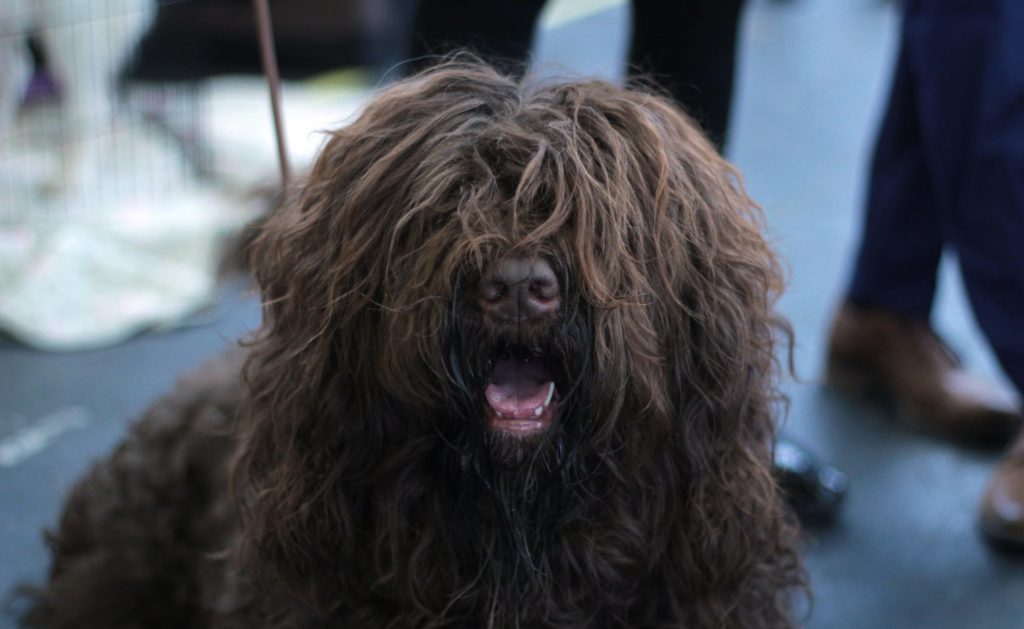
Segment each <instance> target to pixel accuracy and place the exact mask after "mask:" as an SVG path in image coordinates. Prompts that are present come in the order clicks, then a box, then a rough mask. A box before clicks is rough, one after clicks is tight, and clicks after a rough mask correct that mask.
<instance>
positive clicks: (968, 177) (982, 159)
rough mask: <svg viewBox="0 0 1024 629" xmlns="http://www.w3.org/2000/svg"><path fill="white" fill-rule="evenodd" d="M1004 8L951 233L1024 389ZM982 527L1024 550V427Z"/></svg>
mask: <svg viewBox="0 0 1024 629" xmlns="http://www.w3.org/2000/svg"><path fill="white" fill-rule="evenodd" d="M995 4H998V5H999V6H998V7H996V8H995V9H993V10H991V11H990V12H989V13H988V14H987V15H986V16H985V17H986V18H987V21H986V22H985V24H984V26H985V33H984V37H983V41H984V44H979V47H981V48H982V50H984V52H985V55H986V63H985V65H984V71H983V72H981V73H979V78H980V81H981V83H980V91H979V98H978V103H977V107H976V116H975V117H973V118H972V126H971V129H972V134H971V137H970V142H969V145H968V147H967V151H966V158H965V164H964V175H963V179H962V186H961V189H960V194H959V196H958V197H957V201H958V203H957V204H956V206H955V211H954V212H953V216H952V224H951V230H950V233H951V239H952V241H953V243H954V245H955V247H956V250H957V254H958V257H959V261H960V269H961V272H962V274H963V278H964V285H965V286H966V288H967V294H968V297H969V298H970V302H971V307H972V309H973V311H974V315H975V317H976V318H977V320H978V324H979V325H980V327H981V329H982V332H983V333H984V334H985V336H986V338H987V339H988V341H989V343H990V344H991V345H992V349H993V351H994V352H995V354H996V357H997V358H998V359H999V362H1000V364H1001V365H1002V367H1003V369H1004V370H1005V372H1006V374H1007V375H1008V376H1009V377H1010V380H1011V381H1012V382H1013V383H1014V385H1015V386H1016V388H1017V390H1018V392H1024V109H1022V108H1021V103H1024V55H1021V53H1020V41H1021V39H1022V38H1024V5H1021V3H1019V2H1017V1H1016V0H1013V1H1006V2H997V3H995ZM976 19H977V18H976ZM960 22H962V20H958V21H957V24H956V25H954V24H950V26H949V28H958V27H959V23H960ZM981 526H982V530H983V531H984V532H985V533H986V535H987V536H988V537H989V538H990V539H992V540H994V541H996V542H999V543H1002V544H1006V545H1009V546H1012V547H1014V548H1017V549H1024V433H1022V434H1021V435H1020V436H1019V437H1018V438H1017V441H1016V443H1015V444H1014V445H1013V446H1012V447H1011V448H1010V450H1009V452H1008V453H1007V454H1006V455H1005V456H1004V457H1003V459H1002V460H1001V461H1000V463H999V465H998V467H997V468H996V470H995V473H994V474H993V476H992V479H991V481H990V482H989V485H988V488H987V489H986V492H985V494H984V497H983V498H982V503H981Z"/></svg>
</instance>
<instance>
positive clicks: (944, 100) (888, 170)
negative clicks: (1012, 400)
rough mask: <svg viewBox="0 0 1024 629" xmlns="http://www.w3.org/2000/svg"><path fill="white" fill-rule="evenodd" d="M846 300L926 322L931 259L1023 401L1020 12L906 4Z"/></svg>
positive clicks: (960, 0)
mask: <svg viewBox="0 0 1024 629" xmlns="http://www.w3.org/2000/svg"><path fill="white" fill-rule="evenodd" d="M904 11H905V13H904V20H903V29H902V35H901V42H900V48H899V56H898V59H897V63H896V70H895V74H894V77H893V85H892V91H891V93H890V97H889V103H888V108H887V110H886V113H885V118H884V121H883V123H882V128H881V131H880V133H879V137H878V141H877V144H876V147H875V153H874V158H873V161H872V165H871V174H870V177H871V179H870V183H869V187H868V195H867V208H866V210H867V211H866V215H865V222H864V228H863V235H862V241H861V245H860V250H859V253H858V256H857V261H856V267H855V270H854V276H853V280H852V282H851V285H850V287H849V292H848V298H849V300H850V301H851V302H852V303H854V304H859V305H862V306H872V307H880V308H885V309H889V310H891V311H894V312H897V313H900V314H903V315H906V316H910V317H920V318H924V319H927V318H928V316H929V313H930V310H931V306H932V299H933V296H934V293H935V282H936V274H937V269H938V263H939V258H940V255H941V253H942V251H943V250H944V249H945V248H947V247H948V248H949V249H950V250H952V251H954V252H955V253H956V254H957V259H958V261H959V264H960V271H961V273H962V275H963V280H964V285H965V286H966V289H967V295H968V297H969V299H970V302H971V308H972V310H973V312H974V316H975V318H976V319H977V321H978V324H979V325H980V327H981V329H982V331H983V332H984V334H985V336H986V337H987V339H988V341H989V342H990V343H991V345H992V348H993V350H994V352H995V354H996V356H997V357H998V359H999V361H1000V363H1001V364H1002V367H1003V368H1004V369H1005V371H1006V373H1007V375H1009V376H1010V379H1011V380H1012V381H1013V382H1014V384H1015V385H1016V387H1017V389H1018V390H1020V391H1022V392H1024V0H907V1H906V3H905V8H904Z"/></svg>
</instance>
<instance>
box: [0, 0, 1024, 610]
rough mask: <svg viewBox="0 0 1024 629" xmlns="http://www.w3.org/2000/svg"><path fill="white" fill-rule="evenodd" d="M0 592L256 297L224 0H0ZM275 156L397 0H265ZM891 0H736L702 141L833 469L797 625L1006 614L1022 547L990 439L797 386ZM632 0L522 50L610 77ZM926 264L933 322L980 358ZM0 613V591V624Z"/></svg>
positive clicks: (810, 544)
mask: <svg viewBox="0 0 1024 629" xmlns="http://www.w3.org/2000/svg"><path fill="white" fill-rule="evenodd" d="M2 2H3V5H2V6H0V101H2V102H0V334H2V338H0V596H4V595H6V593H7V592H8V590H9V589H10V587H11V586H12V585H13V584H15V583H17V582H19V581H24V580H33V579H40V578H42V577H43V576H44V574H45V571H46V568H47V565H48V558H47V554H46V552H45V547H44V544H43V541H42V535H41V531H42V529H43V527H44V526H46V525H49V524H52V523H53V522H54V521H55V518H56V517H57V514H58V509H59V506H60V502H61V499H62V496H63V495H64V493H65V492H66V491H67V489H68V487H69V486H70V484H71V483H72V482H73V481H74V479H75V478H76V477H77V476H78V475H80V474H81V473H82V471H83V470H84V469H86V467H87V466H88V464H89V462H90V461H91V460H93V459H94V458H96V457H98V456H100V455H102V454H104V453H105V452H107V451H108V450H109V449H110V447H111V446H112V445H113V444H114V443H116V441H117V440H118V439H119V438H120V436H121V435H122V434H123V431H124V427H125V425H126V422H128V421H130V420H131V418H133V417H135V416H137V414H138V413H140V412H141V411H142V410H143V409H144V408H145V406H146V405H147V403H148V402H149V401H150V400H152V398H153V397H154V396H156V395H158V394H160V393H161V392H163V391H165V390H166V389H167V388H168V387H169V386H170V385H171V384H172V383H173V382H174V380H175V379H176V378H177V376H178V375H179V374H181V373H182V372H183V371H186V370H188V369H190V368H192V367H194V366H196V365H198V364H199V363H200V362H201V361H202V360H203V359H204V358H207V357H209V356H212V355H215V354H217V353H218V352H220V351H221V350H222V349H223V348H225V347H226V346H228V345H230V344H232V343H234V342H235V341H236V339H238V338H239V337H240V336H243V335H244V334H245V333H246V332H247V331H248V330H251V329H253V328H254V327H255V326H257V325H258V323H259V316H260V315H259V305H258V300H257V298H256V296H255V295H254V294H253V293H252V290H251V285H250V283H249V281H248V280H247V278H246V277H245V275H244V272H242V271H241V270H240V267H239V266H238V265H237V264H236V260H234V257H233V256H232V255H231V252H232V251H234V250H235V249H234V248H235V247H237V243H238V242H239V241H240V239H242V238H244V226H245V224H246V223H247V221H249V220H250V219H251V218H253V217H254V216H257V215H258V214H259V213H261V212H263V211H266V210H267V208H268V207H269V206H270V205H271V204H272V202H273V197H274V194H275V192H276V189H277V186H278V185H279V183H278V182H279V180H278V178H279V175H278V171H277V162H276V159H277V158H276V152H275V151H276V149H275V145H274V137H273V127H272V122H271V117H270V106H269V101H268V96H267V90H266V82H265V80H264V79H263V77H262V75H261V74H260V65H259V51H258V46H257V41H256V29H255V26H254V22H253V14H252V9H251V3H250V1H249V0H178V1H169V2H167V1H158V0H2ZM271 10H272V13H273V16H274V28H275V31H276V33H275V35H276V45H277V52H278V58H279V62H280V65H281V71H282V75H283V77H284V79H285V83H284V86H283V105H284V107H283V109H284V113H285V129H286V132H287V142H288V147H289V151H290V156H291V159H292V163H293V168H294V169H295V170H298V171H301V169H302V168H303V166H304V165H308V163H309V162H310V160H311V159H312V156H313V155H314V154H315V152H316V149H317V147H318V146H319V143H320V141H321V136H320V134H318V131H319V130H322V129H329V128H332V127H336V126H338V125H341V124H344V123H345V121H346V120H347V119H349V118H350V117H351V116H352V115H353V114H354V113H355V112H357V111H358V109H359V106H360V104H361V103H362V102H364V101H365V99H366V98H367V97H368V96H369V94H371V93H372V91H373V89H374V88H375V87H376V86H379V85H382V84H384V83H386V82H387V81H389V80H393V79H394V78H397V76H399V74H400V68H396V64H399V63H400V62H401V61H402V59H403V56H404V55H405V54H406V50H407V49H408V47H407V44H408V41H409V37H410V33H411V24H412V17H413V14H414V10H415V0H330V1H327V0H287V1H285V0H278V1H276V2H275V1H272V2H271ZM897 13H898V11H897V8H896V7H894V6H893V5H891V4H889V3H886V2H880V1H879V0H748V2H747V3H746V7H745V9H744V13H743V17H742V20H741V32H740V38H739V44H738V46H739V48H738V54H739V56H738V67H737V79H736V84H735V92H734V95H733V111H732V125H731V129H730V135H729V141H728V144H727V145H726V147H725V151H726V154H727V156H728V157H729V158H730V159H731V160H732V161H733V162H734V163H735V164H736V165H737V166H738V167H739V169H740V171H741V172H742V173H743V176H744V178H745V183H746V186H747V188H748V191H749V192H750V194H751V195H752V196H753V197H754V198H755V199H756V200H757V201H758V202H759V203H760V204H761V205H762V206H763V207H764V209H765V211H766V214H767V218H768V224H769V229H770V232H771V237H772V239H773V241H774V242H775V243H776V245H777V248H778V250H779V251H780V252H781V254H782V255H783V257H784V258H785V259H786V261H787V263H788V268H789V274H790V284H789V289H788V291H787V293H786V295H785V296H784V298H783V300H782V302H781V310H782V312H783V314H785V315H786V316H787V317H788V318H789V319H790V321H791V322H792V323H793V326H794V328H795V330H796V348H795V352H796V356H795V358H796V370H797V376H798V377H797V379H796V380H794V381H790V382H787V384H786V390H787V392H788V394H789V395H790V396H791V401H792V403H791V407H790V411H789V415H788V418H787V419H786V421H785V424H784V426H783V431H784V432H785V433H786V434H787V435H789V436H790V437H792V438H794V439H795V440H796V441H798V442H799V443H802V444H804V445H806V446H809V447H810V448H811V449H812V450H814V451H815V452H816V453H817V454H818V455H819V456H820V457H821V458H823V459H824V460H826V461H828V462H831V463H834V464H836V465H838V466H840V467H842V468H843V469H845V470H846V471H847V472H848V474H849V476H850V480H851V489H850V494H849V497H848V499H847V501H846V503H845V504H844V505H843V510H842V512H841V514H840V516H839V518H838V520H837V522H836V523H835V524H834V525H832V526H831V527H827V528H821V529H817V530H813V531H810V532H808V534H807V542H806V545H807V552H806V557H807V563H808V566H809V568H810V573H811V578H812V587H813V589H814V593H815V595H814V603H813V606H812V608H811V609H809V610H807V616H806V620H805V623H804V624H805V626H807V627H820V628H824V627H836V628H858V627H864V628H867V627H871V628H877V627H1024V559H1022V558H1020V557H1012V556H1006V555H1003V554H1000V553H997V552H995V551H993V550H992V549H990V548H989V547H988V546H987V545H986V544H985V543H984V542H983V541H982V539H981V538H980V536H979V534H978V532H977V531H976V528H975V527H976V509H977V504H978V500H979V498H980V495H981V492H982V490H983V488H984V486H985V482H986V480H987V478H988V476H989V474H990V473H991V470H992V467H993V465H994V463H995V460H996V457H997V454H996V453H992V452H982V451H974V450H965V449H961V448H957V447H955V446H952V445H949V444H948V443H945V442H942V441H939V440H936V439H934V438H931V437H928V436H924V435H922V434H920V433H918V432H915V431H914V430H912V429H910V428H907V427H905V426H904V425H903V424H900V423H896V422H894V421H892V418H891V417H889V416H888V414H887V412H886V411H885V410H884V409H883V408H881V407H875V406H871V405H869V404H865V403H858V402H852V401H850V400H848V399H846V398H843V397H841V396H839V395H838V394H836V393H834V392H832V391H830V390H828V389H827V388H825V387H823V386H821V385H820V384H819V383H820V380H821V373H822V370H823V358H824V351H825V341H826V335H827V331H828V327H829V323H830V321H831V317H832V315H833V313H834V309H835V308H836V306H837V304H838V301H839V299H840V298H841V295H842V290H843V288H844V285H845V282H846V280H847V274H848V272H849V265H850V264H851V262H852V254H853V247H854V246H855V244H856V238H857V236H858V230H859V224H860V223H859V221H860V216H861V207H862V202H863V190H864V185H865V169H866V165H867V161H868V158H869V152H870V150H871V146H872V142H873V140H874V137H875V133H876V128H877V123H878V118H879V116H880V114H881V108H882V106H883V104H884V99H885V97H886V93H887V89H888V81H889V73H890V71H891V66H892V61H893V56H894V54H895V50H894V47H895V43H896V37H897V34H898V31H897V29H898V15H897ZM629 20H630V9H629V5H628V3H627V2H623V1H621V0H550V1H549V2H548V3H547V6H546V7H545V9H544V12H543V14H542V17H541V20H540V22H539V23H538V26H537V31H536V35H535V41H534V50H533V56H532V65H533V69H534V71H535V72H537V73H540V74H543V75H546V76H570V77H571V76H601V77H605V78H609V79H612V80H621V78H622V76H623V74H624V59H625V57H626V54H627V50H628V45H629V42H628V37H629V35H628V33H629V24H630V22H629ZM962 293H963V289H962V287H961V286H960V284H959V282H958V275H957V274H955V273H952V272H949V264H944V267H943V272H942V274H941V279H940V290H939V296H938V299H937V303H936V308H935V312H934V317H933V322H934V323H935V326H936V327H937V329H938V330H939V331H940V332H941V333H942V334H943V336H944V337H945V338H946V339H948V340H949V341H950V342H951V343H952V345H953V346H954V348H955V349H956V350H957V351H958V352H959V353H960V355H961V356H962V357H963V359H964V362H965V363H966V364H967V365H968V366H969V367H970V368H971V369H972V370H973V371H975V372H979V373H981V374H983V375H985V376H986V377H988V378H991V379H994V380H1001V379H1003V376H1002V374H1001V373H1000V372H999V371H998V369H997V368H996V365H995V362H994V360H993V358H992V356H991V355H990V353H989V352H988V350H987V348H986V346H985V345H984V344H983V343H982V342H981V339H980V336H979V333H978V331H977V329H976V328H975V325H974V323H973V321H972V320H971V318H970V316H969V313H968V311H967V307H966V305H965V304H966V300H965V299H964V298H963V294H962ZM6 626H14V623H13V620H12V619H11V618H10V617H9V616H0V627H6Z"/></svg>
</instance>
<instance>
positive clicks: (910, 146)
mask: <svg viewBox="0 0 1024 629" xmlns="http://www.w3.org/2000/svg"><path fill="white" fill-rule="evenodd" d="M987 1H988V0H978V2H977V3H973V2H972V3H965V2H963V1H962V0H928V1H922V0H908V1H907V2H906V4H905V17H904V23H903V30H902V37H901V42H900V50H899V57H898V61H897V65H896V71H895V74H894V77H893V87H892V92H891V94H890V99H889V105H888V109H887V111H886V115H885V119H884V122H883V125H882V129H881V132H880V134H879V138H878V143H877V145H876V150H875V155H874V160H873V162H872V166H871V181H870V184H869V190H868V196H867V212H866V215H865V224H864V231H863V234H862V240H861V244H860V249H859V252H858V255H857V259H856V265H855V269H854V273H853V279H852V281H851V284H850V287H849V291H848V293H847V303H845V304H844V305H843V306H842V307H841V308H840V310H839V313H838V315H837V316H836V319H835V321H834V323H833V327H832V332H831V336H830V339H829V350H828V374H827V378H828V381H829V382H830V383H831V384H832V385H834V386H837V387H838V388H840V389H845V390H848V391H851V392H854V393H858V394H859V393H864V392H867V391H869V390H881V391H882V392H884V393H886V394H887V395H888V396H890V397H891V398H893V399H894V401H895V402H896V403H897V405H898V406H899V408H900V409H902V411H903V412H902V416H903V417H905V418H906V419H909V420H911V421H912V422H913V423H914V424H915V425H917V426H919V427H922V428H925V429H926V430H930V431H933V432H938V433H940V434H943V435H945V436H948V437H953V438H958V439H965V440H972V441H985V442H990V443H993V444H1002V443H1005V442H1006V441H1007V440H1008V439H1009V438H1011V437H1012V436H1013V434H1014V433H1015V432H1016V430H1017V428H1018V427H1019V425H1020V417H1019V414H1018V413H1017V409H1016V408H1015V406H1014V404H1013V401H1012V399H1011V398H1008V397H1007V396H1006V395H1005V394H1004V393H1003V392H1001V391H999V390H998V389H996V388H995V387H994V386H992V385H991V384H990V383H986V382H984V381H982V380H979V379H977V378H975V377H973V376H971V375H970V374H969V373H967V372H966V371H965V370H964V369H963V368H962V366H961V365H960V363H959V361H958V359H957V358H956V356H955V355H954V354H953V353H952V352H951V351H950V350H949V349H948V347H947V346H946V345H945V344H944V343H943V342H942V341H941V340H940V339H939V338H938V336H936V335H935V333H934V332H933V331H932V330H931V327H930V325H929V322H928V319H929V314H930V311H931V307H932V300H933V296H934V291H935V282H936V274H937V269H938V263H939V259H940V257H941V254H942V250H943V246H944V244H945V243H946V242H947V241H948V240H950V239H951V238H952V237H953V234H954V232H955V231H956V230H954V229H953V223H954V221H953V218H952V216H953V208H954V207H955V203H956V198H957V196H956V195H957V192H958V190H959V189H960V186H961V184H962V172H963V163H964V159H963V156H964V154H965V149H966V146H967V137H968V131H969V129H970V128H971V120H972V117H973V109H974V107H975V105H974V103H975V101H976V99H977V80H976V78H975V77H976V76H977V75H979V71H980V69H981V68H982V66H983V58H982V55H980V54H979V50H982V48H981V45H982V44H983V43H984V41H985V30H984V28H983V27H984V21H983V20H980V19H979V18H978V16H976V15H960V14H959V13H960V11H958V10H956V7H961V6H962V7H963V9H962V12H963V13H973V12H976V11H978V7H979V6H981V5H984V4H985V3H986V2H987ZM954 24H955V26H954Z"/></svg>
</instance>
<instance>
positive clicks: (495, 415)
mask: <svg viewBox="0 0 1024 629" xmlns="http://www.w3.org/2000/svg"><path fill="white" fill-rule="evenodd" d="M478 304H479V306H480V311H481V313H482V315H483V317H484V319H485V321H487V322H488V323H489V324H491V325H492V326H494V327H495V328H499V329H503V330H507V331H511V336H512V337H513V338H515V339H516V341H514V342H510V343H509V344H508V345H507V347H505V348H504V350H503V351H502V352H501V354H500V355H498V356H496V357H495V360H494V363H493V365H494V368H493V371H492V373H491V377H490V379H489V382H488V384H487V387H486V389H485V391H484V397H485V398H486V400H487V405H488V408H487V411H486V412H487V425H488V426H489V427H490V428H491V429H492V430H498V431H501V432H503V433H505V434H509V435H514V436H529V435H534V434H539V433H542V432H544V431H545V430H547V429H548V428H549V427H550V426H551V424H552V422H553V421H554V419H555V415H556V411H557V407H558V399H559V397H558V389H557V387H556V385H555V381H554V380H555V379H554V377H553V375H552V373H551V371H550V369H549V367H548V366H547V364H546V357H545V356H544V354H543V351H542V350H539V349H538V348H537V344H536V343H532V342H531V341H532V340H533V339H531V338H529V337H531V336H533V335H536V334H537V333H538V331H537V330H538V327H543V326H544V324H545V322H547V323H549V324H550V322H551V321H553V320H554V318H555V316H556V315H557V313H558V311H559V309H560V308H561V306H562V291H561V287H560V286H559V282H558V276H557V275H556V274H555V271H554V269H552V268H551V265H550V264H549V263H548V262H547V261H546V260H544V259H543V258H536V257H535V258H522V257H507V258H502V259H500V260H498V261H496V262H495V263H494V264H492V265H491V266H490V268H488V270H487V272H486V273H484V275H483V277H482V278H481V280H480V284H479V287H478Z"/></svg>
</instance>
